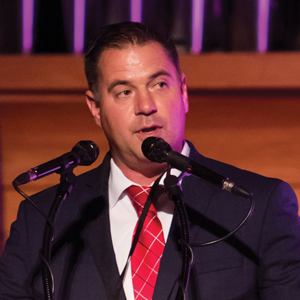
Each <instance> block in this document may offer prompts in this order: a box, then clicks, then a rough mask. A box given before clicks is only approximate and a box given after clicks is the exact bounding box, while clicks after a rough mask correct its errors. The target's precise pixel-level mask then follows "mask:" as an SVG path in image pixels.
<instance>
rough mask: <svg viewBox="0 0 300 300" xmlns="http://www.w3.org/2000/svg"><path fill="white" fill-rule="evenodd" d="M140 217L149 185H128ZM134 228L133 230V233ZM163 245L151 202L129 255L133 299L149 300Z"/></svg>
mask: <svg viewBox="0 0 300 300" xmlns="http://www.w3.org/2000/svg"><path fill="white" fill-rule="evenodd" d="M126 192H127V194H128V195H129V197H130V199H131V202H132V204H133V206H134V208H135V209H136V212H137V214H138V217H140V215H141V213H142V210H143V208H144V205H145V203H146V201H147V197H148V194H149V192H150V188H149V187H140V186H134V185H132V186H130V187H129V188H128V189H126ZM135 231H136V228H135V230H134V234H135ZM164 247H165V240H164V236H163V229H162V226H161V223H160V220H159V219H158V217H157V212H156V209H155V207H154V205H153V204H151V206H150V209H149V211H148V214H147V217H146V219H145V222H144V225H143V228H142V231H141V233H140V236H139V239H138V243H137V245H136V247H135V250H134V252H133V254H132V256H131V274H132V283H133V290H134V298H135V300H146V299H147V300H151V299H152V295H153V292H154V287H155V283H156V278H157V274H158V270H159V265H160V259H161V257H162V254H163V251H164Z"/></svg>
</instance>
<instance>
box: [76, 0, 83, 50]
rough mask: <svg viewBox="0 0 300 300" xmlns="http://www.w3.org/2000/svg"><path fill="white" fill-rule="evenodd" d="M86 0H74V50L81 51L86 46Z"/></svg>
mask: <svg viewBox="0 0 300 300" xmlns="http://www.w3.org/2000/svg"><path fill="white" fill-rule="evenodd" d="M84 22H85V0H74V52H75V53H80V52H82V51H83V46H84Z"/></svg>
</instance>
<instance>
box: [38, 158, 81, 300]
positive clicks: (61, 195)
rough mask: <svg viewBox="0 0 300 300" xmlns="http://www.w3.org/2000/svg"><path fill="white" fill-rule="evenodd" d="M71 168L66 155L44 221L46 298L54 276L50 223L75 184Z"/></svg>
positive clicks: (43, 270) (52, 289)
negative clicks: (55, 190) (53, 196)
mask: <svg viewBox="0 0 300 300" xmlns="http://www.w3.org/2000/svg"><path fill="white" fill-rule="evenodd" d="M73 169H74V167H71V166H70V165H69V163H68V161H67V157H66V158H65V159H64V163H63V165H62V170H61V172H60V174H61V178H60V184H59V186H58V188H57V193H56V196H55V198H54V201H53V204H52V206H51V208H50V211H49V214H48V219H47V220H48V221H47V222H46V225H45V229H44V236H43V244H42V248H41V250H40V257H41V259H42V261H43V265H42V278H43V287H44V294H45V299H46V300H52V299H53V292H54V278H53V274H52V271H51V267H50V260H51V242H52V241H53V239H54V228H53V225H52V224H53V222H54V219H55V216H56V214H57V211H58V208H59V207H60V205H61V203H62V201H63V200H65V199H66V198H67V196H68V195H69V194H70V193H71V191H72V189H73V186H75V185H76V182H77V178H76V176H75V175H74V173H73ZM49 221H50V222H51V223H50V222H49Z"/></svg>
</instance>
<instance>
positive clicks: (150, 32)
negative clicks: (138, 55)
mask: <svg viewBox="0 0 300 300" xmlns="http://www.w3.org/2000/svg"><path fill="white" fill-rule="evenodd" d="M147 42H158V43H159V44H160V45H161V46H162V47H163V48H164V50H165V52H166V54H167V56H168V57H169V58H170V60H171V61H172V63H173V64H174V66H175V68H176V70H177V74H178V78H179V80H181V70H180V66H179V59H178V53H177V50H176V47H175V45H174V43H173V42H172V40H171V39H170V38H169V37H167V36H166V35H165V34H163V33H162V32H161V31H156V30H155V29H153V28H151V27H147V26H146V25H144V24H142V23H137V22H122V23H116V24H111V25H106V26H104V27H102V28H101V30H100V32H99V35H98V37H97V39H96V40H95V41H94V43H93V44H92V45H91V47H90V49H89V50H88V52H87V54H86V55H85V58H84V66H85V75H86V78H87V81H88V86H89V89H90V90H91V91H92V92H93V93H94V94H95V93H96V92H97V89H98V80H99V71H98V62H99V59H100V57H101V54H102V52H103V51H104V50H106V49H112V48H113V49H123V48H124V47H126V46H127V45H128V44H132V45H145V44H146V43H147Z"/></svg>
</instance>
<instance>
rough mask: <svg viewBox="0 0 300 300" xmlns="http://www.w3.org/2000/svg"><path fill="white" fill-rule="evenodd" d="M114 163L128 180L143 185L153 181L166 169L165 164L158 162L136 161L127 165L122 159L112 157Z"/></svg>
mask: <svg viewBox="0 0 300 300" xmlns="http://www.w3.org/2000/svg"><path fill="white" fill-rule="evenodd" d="M114 162H115V164H116V165H117V166H118V167H119V168H120V170H121V171H122V172H123V174H124V176H126V177H127V178H128V179H129V180H131V181H133V182H136V183H138V184H140V185H143V186H148V185H150V184H151V183H152V182H154V181H155V180H156V179H157V178H158V177H159V176H160V175H162V174H163V173H164V172H165V171H166V169H167V165H166V164H158V163H153V162H147V163H137V164H135V165H134V166H131V167H129V166H127V165H126V164H124V162H123V161H118V160H116V159H114Z"/></svg>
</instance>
